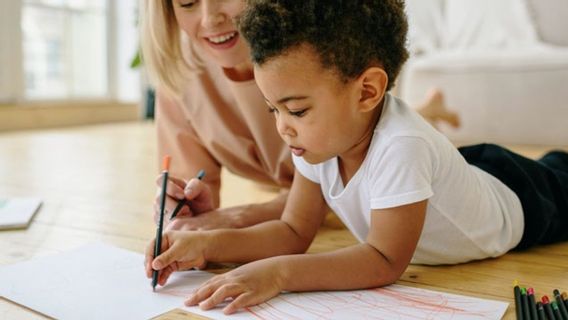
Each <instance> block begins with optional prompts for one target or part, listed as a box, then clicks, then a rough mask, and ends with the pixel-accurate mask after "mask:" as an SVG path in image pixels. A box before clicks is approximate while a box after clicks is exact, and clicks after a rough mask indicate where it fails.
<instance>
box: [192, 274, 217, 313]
mask: <svg viewBox="0 0 568 320" xmlns="http://www.w3.org/2000/svg"><path fill="white" fill-rule="evenodd" d="M218 277H219V276H216V277H214V278H212V279H209V280H208V281H206V282H205V283H204V284H202V285H201V287H199V288H197V289H196V290H195V291H194V292H193V294H192V295H191V296H190V297H189V298H187V300H185V305H186V306H195V305H197V304H198V303H200V302H201V301H203V300H205V299H207V298H209V297H210V296H211V295H212V294H213V292H215V290H216V289H217V287H218V286H217V285H216V284H215V283H216V281H215V280H217V279H218Z"/></svg>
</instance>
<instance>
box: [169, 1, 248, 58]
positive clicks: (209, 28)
mask: <svg viewBox="0 0 568 320" xmlns="http://www.w3.org/2000/svg"><path fill="white" fill-rule="evenodd" d="M172 6H173V8H174V12H175V16H176V20H177V22H178V24H179V26H180V28H181V29H182V30H183V31H184V32H185V33H186V34H187V35H188V36H189V38H190V39H191V41H192V43H194V44H195V45H197V46H198V47H199V48H201V49H202V50H204V51H205V54H206V55H207V57H208V58H211V59H212V60H214V61H215V62H216V63H217V64H219V65H220V66H221V67H224V68H235V67H238V66H240V65H243V64H250V59H249V50H248V46H247V45H246V44H245V41H244V39H242V38H241V37H240V35H239V33H238V31H237V28H236V27H235V24H234V17H235V16H237V15H239V14H240V13H241V11H243V9H244V6H245V4H244V1H243V0H223V1H219V0H172Z"/></svg>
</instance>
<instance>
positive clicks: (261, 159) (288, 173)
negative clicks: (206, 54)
mask: <svg viewBox="0 0 568 320" xmlns="http://www.w3.org/2000/svg"><path fill="white" fill-rule="evenodd" d="M156 126H157V131H158V153H159V157H160V158H159V159H162V157H163V155H164V154H169V155H171V156H172V163H171V167H170V174H171V175H173V176H175V177H180V178H183V179H189V178H191V177H193V176H195V174H196V173H197V172H198V171H199V169H205V171H206V177H205V181H207V182H208V183H209V184H210V185H211V187H212V188H213V191H214V192H213V194H214V197H215V199H216V203H217V205H218V203H219V202H218V200H219V196H218V193H219V186H220V170H221V167H222V166H224V167H226V168H227V169H229V170H230V171H231V172H233V173H235V174H237V175H239V176H242V177H245V178H248V179H251V180H254V181H258V182H260V183H264V184H269V185H275V186H281V187H289V186H290V185H291V182H292V178H293V175H294V166H293V164H292V161H291V157H290V150H289V148H288V147H287V146H286V144H285V143H284V142H283V141H282V139H281V138H280V136H279V135H278V132H277V131H276V125H275V122H274V117H273V116H272V114H270V113H269V112H268V107H267V106H266V103H265V101H264V98H263V96H262V94H261V92H260V90H259V89H258V87H257V85H256V83H255V82H254V80H250V81H244V82H234V81H231V80H229V79H228V78H227V77H226V76H225V74H224V72H223V70H222V69H221V68H220V67H219V66H217V65H213V64H206V66H205V68H204V70H203V71H202V72H194V73H192V74H191V75H190V77H189V79H188V81H187V85H186V90H185V92H184V94H183V96H182V98H181V101H180V100H174V99H168V98H167V97H166V96H165V95H164V94H161V93H160V92H159V90H158V93H157V95H156ZM160 162H161V161H160Z"/></svg>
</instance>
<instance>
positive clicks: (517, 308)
mask: <svg viewBox="0 0 568 320" xmlns="http://www.w3.org/2000/svg"><path fill="white" fill-rule="evenodd" d="M513 292H514V294H515V313H516V314H517V320H523V319H524V318H523V307H522V306H521V288H519V286H518V285H515V287H514V288H513Z"/></svg>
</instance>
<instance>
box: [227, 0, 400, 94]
mask: <svg viewBox="0 0 568 320" xmlns="http://www.w3.org/2000/svg"><path fill="white" fill-rule="evenodd" d="M238 25H239V28H240V31H241V34H242V35H243V36H244V38H245V39H246V40H247V41H248V42H249V44H250V46H251V55H252V61H253V62H254V63H256V64H258V65H262V64H263V63H265V62H266V61H268V60H270V59H271V58H274V57H277V56H280V55H282V54H286V52H288V51H289V50H291V49H294V48H297V47H298V46H301V45H305V44H307V45H309V46H311V47H312V48H313V49H314V50H315V51H316V52H317V54H318V55H319V56H320V60H321V61H320V62H321V64H322V66H323V67H324V68H333V69H334V70H336V71H337V72H338V74H339V76H340V78H341V80H342V81H343V82H344V83H345V82H347V81H348V80H350V79H354V78H356V77H358V76H359V75H360V74H361V73H363V71H364V70H365V69H367V68H369V67H371V66H379V67H382V68H383V69H384V70H385V72H386V73H387V75H388V77H389V84H388V87H387V90H388V89H390V88H391V87H392V85H393V84H394V82H395V79H396V77H397V75H398V73H399V72H400V69H401V67H402V65H403V64H404V62H405V61H406V59H407V58H408V51H407V50H406V33H407V30H408V24H407V21H406V15H405V14H404V1H403V0H247V6H246V9H245V10H244V12H243V13H242V14H241V16H240V17H239V20H238Z"/></svg>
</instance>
